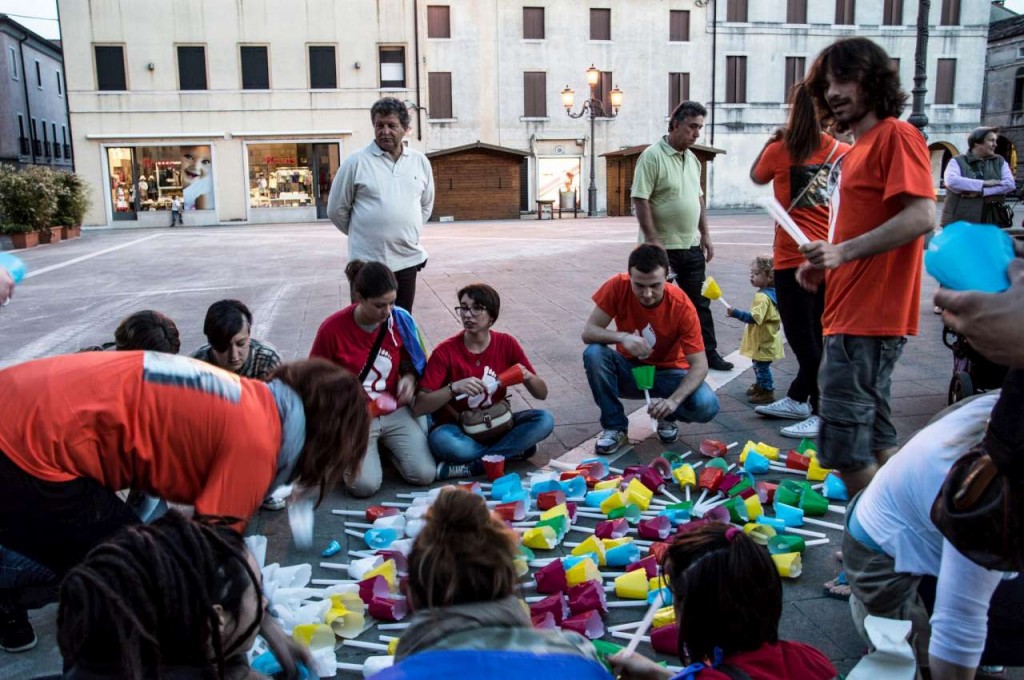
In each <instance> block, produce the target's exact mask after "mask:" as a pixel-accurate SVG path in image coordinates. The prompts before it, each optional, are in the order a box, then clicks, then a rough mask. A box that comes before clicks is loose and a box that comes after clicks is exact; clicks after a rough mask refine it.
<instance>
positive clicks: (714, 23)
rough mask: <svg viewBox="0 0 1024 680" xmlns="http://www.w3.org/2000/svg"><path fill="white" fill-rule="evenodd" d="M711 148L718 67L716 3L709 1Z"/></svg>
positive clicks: (713, 138)
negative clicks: (716, 69)
mask: <svg viewBox="0 0 1024 680" xmlns="http://www.w3.org/2000/svg"><path fill="white" fill-rule="evenodd" d="M710 5H711V141H710V144H711V146H714V145H715V85H716V84H717V82H716V81H715V68H716V67H717V65H718V3H716V2H715V1H714V0H711V3H710Z"/></svg>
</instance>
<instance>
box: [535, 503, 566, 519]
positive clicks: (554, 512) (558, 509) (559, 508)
mask: <svg viewBox="0 0 1024 680" xmlns="http://www.w3.org/2000/svg"><path fill="white" fill-rule="evenodd" d="M558 516H562V517H565V518H566V519H569V508H567V507H566V505H565V503H562V504H560V505H556V506H554V507H552V508H551V509H549V510H545V511H544V512H542V513H540V520H541V521H542V522H543V521H544V520H546V519H551V518H552V517H558Z"/></svg>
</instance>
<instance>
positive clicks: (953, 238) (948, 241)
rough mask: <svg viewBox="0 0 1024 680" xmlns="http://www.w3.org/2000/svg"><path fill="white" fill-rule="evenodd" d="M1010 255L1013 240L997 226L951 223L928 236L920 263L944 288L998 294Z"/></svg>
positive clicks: (1003, 286) (1007, 281) (1005, 279)
mask: <svg viewBox="0 0 1024 680" xmlns="http://www.w3.org/2000/svg"><path fill="white" fill-rule="evenodd" d="M1013 257H1014V254H1013V240H1012V239H1011V238H1010V236H1009V235H1008V234H1007V233H1006V232H1005V231H1003V230H1002V229H1000V228H999V227H996V226H993V225H991V224H971V223H969V222H954V223H953V224H950V225H947V226H946V227H945V228H944V229H943V230H942V233H940V234H937V235H936V236H935V237H933V238H932V240H931V242H930V243H929V244H928V250H927V251H926V252H925V254H924V266H925V269H927V270H928V273H929V274H931V275H932V276H934V277H935V278H936V279H938V281H939V283H941V284H942V286H943V287H944V288H949V289H950V290H974V291H979V292H981V293H1001V292H1003V291H1004V290H1006V289H1007V288H1009V287H1010V279H1009V278H1008V277H1007V276H1006V268H1007V267H1009V266H1010V262H1011V261H1012V260H1013Z"/></svg>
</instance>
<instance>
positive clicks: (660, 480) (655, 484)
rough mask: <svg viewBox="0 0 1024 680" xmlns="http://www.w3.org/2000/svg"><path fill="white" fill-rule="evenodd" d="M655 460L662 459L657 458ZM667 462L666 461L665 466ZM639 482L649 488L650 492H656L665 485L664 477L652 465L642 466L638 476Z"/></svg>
mask: <svg viewBox="0 0 1024 680" xmlns="http://www.w3.org/2000/svg"><path fill="white" fill-rule="evenodd" d="M656 460H662V459H661V458H658V459H656ZM667 465H668V463H666V466H667ZM666 471H667V470H666ZM638 479H639V480H640V483H641V484H643V485H644V486H645V487H647V488H648V489H650V491H651V493H657V492H658V491H660V490H661V489H663V488H664V487H665V477H664V476H663V475H662V474H661V473H660V472H658V471H657V470H655V469H654V468H653V467H648V466H644V469H643V470H641V471H640V475H639V476H638Z"/></svg>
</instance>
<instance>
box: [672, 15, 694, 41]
mask: <svg viewBox="0 0 1024 680" xmlns="http://www.w3.org/2000/svg"><path fill="white" fill-rule="evenodd" d="M668 39H669V41H670V42H689V41H690V12H689V11H687V10H684V9H673V10H669V13H668Z"/></svg>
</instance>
